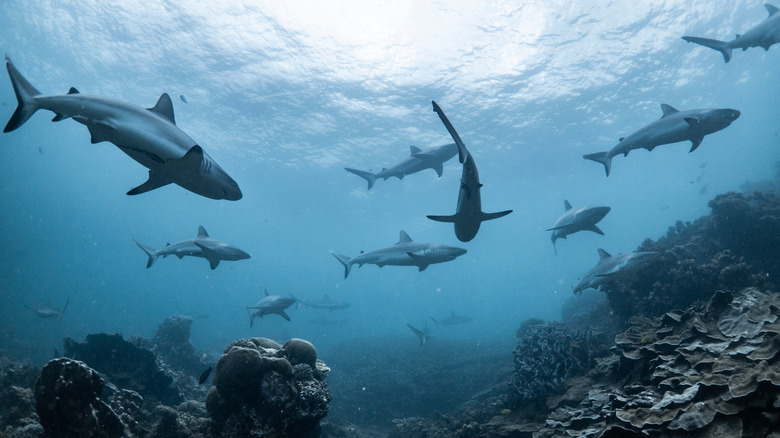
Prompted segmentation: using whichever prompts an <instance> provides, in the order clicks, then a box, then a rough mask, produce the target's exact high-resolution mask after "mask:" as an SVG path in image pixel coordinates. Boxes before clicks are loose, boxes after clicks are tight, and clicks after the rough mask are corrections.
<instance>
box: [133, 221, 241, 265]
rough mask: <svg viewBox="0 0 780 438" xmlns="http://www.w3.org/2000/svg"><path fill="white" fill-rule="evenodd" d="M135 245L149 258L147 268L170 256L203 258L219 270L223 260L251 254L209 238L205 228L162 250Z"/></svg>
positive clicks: (200, 227) (200, 228)
mask: <svg viewBox="0 0 780 438" xmlns="http://www.w3.org/2000/svg"><path fill="white" fill-rule="evenodd" d="M135 243H136V244H137V245H138V246H139V247H140V248H141V249H142V250H144V252H145V253H146V255H147V256H149V260H148V261H147V262H146V267H147V268H151V267H152V265H153V264H154V262H155V261H156V260H157V258H158V257H163V258H165V257H167V256H169V255H175V256H176V257H178V258H179V259H181V258H182V257H184V256H192V257H202V258H204V259H206V260H208V261H209V265H210V266H211V269H217V266H219V262H221V261H222V260H227V261H235V260H245V259H248V258H249V257H250V256H249V254H247V253H246V252H244V251H242V250H240V249H238V248H236V247H235V246H233V245H230V244H228V243H225V242H220V241H219V240H216V239H214V238H212V237H209V233H207V232H206V229H205V228H203V226H199V227H198V235H197V236H196V237H195V238H194V239H189V240H182V241H181V242H177V243H173V244H171V243H169V244H167V245H166V246H165V248H163V249H160V250H155V249H154V248H150V247H148V246H146V245H144V244H142V243H140V242H138V241H135Z"/></svg>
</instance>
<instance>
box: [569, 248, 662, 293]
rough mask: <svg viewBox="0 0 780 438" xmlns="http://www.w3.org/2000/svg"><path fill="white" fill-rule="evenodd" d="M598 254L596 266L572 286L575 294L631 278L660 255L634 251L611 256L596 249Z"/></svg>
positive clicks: (651, 252) (652, 252) (653, 252)
mask: <svg viewBox="0 0 780 438" xmlns="http://www.w3.org/2000/svg"><path fill="white" fill-rule="evenodd" d="M598 253H599V262H598V264H596V266H595V267H593V269H591V270H590V271H588V272H587V273H586V274H585V276H584V277H583V278H582V279H581V280H580V281H579V283H577V285H576V286H574V293H575V294H577V293H580V292H582V291H583V290H585V289H588V288H593V289H597V290H600V288H601V286H604V285H605V284H609V283H612V282H613V281H616V280H620V279H624V278H629V277H632V276H633V275H635V274H636V273H637V272H638V271H640V270H642V269H644V268H645V267H647V265H649V264H650V263H652V262H653V261H654V260H655V259H656V258H658V256H659V255H660V253H658V252H655V251H636V252H631V253H628V254H618V255H616V256H613V255H610V254H609V253H608V252H606V251H604V250H603V249H601V248H599V249H598Z"/></svg>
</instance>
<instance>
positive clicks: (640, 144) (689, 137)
mask: <svg viewBox="0 0 780 438" xmlns="http://www.w3.org/2000/svg"><path fill="white" fill-rule="evenodd" d="M661 111H662V112H663V115H662V116H661V118H660V119H658V120H656V121H654V122H652V123H650V124H648V125H646V126H644V127H642V128H640V129H639V130H638V131H636V132H634V133H632V134H631V135H629V136H628V137H623V138H621V139H620V140H619V143H618V144H617V145H616V146H615V147H613V148H612V149H610V150H609V151H607V152H597V153H595V154H588V155H584V156H583V158H585V159H586V160H592V161H595V162H597V163H601V164H603V165H604V170H605V171H606V172H607V176H609V172H610V171H611V169H612V157H614V156H616V155H620V154H623V156H628V153H629V152H631V151H633V150H634V149H647V150H648V151H652V150H653V149H655V147H656V146H660V145H664V144H670V143H677V142H680V141H690V142H691V150H690V151H689V152H693V151H695V150H696V148H698V147H699V145H700V144H701V142H702V140H703V139H704V136H705V135H707V134H712V133H713V132H717V131H720V130H721V129H725V128H727V127H728V126H729V125H731V122H733V121H734V120H737V118H738V117H739V114H740V113H739V111H737V110H735V109H728V108H724V109H694V110H687V111H677V110H676V109H674V108H672V107H671V106H670V105H667V104H661Z"/></svg>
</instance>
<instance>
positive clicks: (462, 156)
mask: <svg viewBox="0 0 780 438" xmlns="http://www.w3.org/2000/svg"><path fill="white" fill-rule="evenodd" d="M431 102H432V103H433V111H434V112H435V113H436V114H438V115H439V118H440V119H441V121H442V123H443V124H444V126H445V127H446V128H447V131H448V132H449V133H450V136H451V137H452V139H453V140H454V141H455V144H456V145H457V146H458V160H459V161H460V163H461V164H462V165H463V171H462V173H461V177H460V191H459V192H458V204H457V208H456V209H455V214H454V215H451V216H437V215H428V219H431V220H434V221H438V222H451V223H453V224H454V226H455V236H456V237H457V238H458V240H460V241H461V242H468V241H470V240H472V239H473V238H474V237H476V235H477V232H478V231H479V227H480V225H481V224H482V222H484V221H489V220H493V219H498V218H500V217H504V216H506V215H508V214H509V213H511V212H512V210H504V211H500V212H497V213H485V212H483V211H482V196H481V195H480V189H481V188H482V184H481V183H480V182H479V172H478V171H477V165H476V163H474V158H473V157H472V156H471V153H469V151H468V149H466V145H465V144H464V143H463V140H461V139H460V136H459V135H458V133H457V131H455V128H454V127H453V126H452V124H451V123H450V121H449V119H447V116H446V115H445V114H444V111H442V109H441V107H440V106H439V105H438V104H437V103H436V102H435V101H431Z"/></svg>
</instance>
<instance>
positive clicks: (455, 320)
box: [431, 311, 474, 327]
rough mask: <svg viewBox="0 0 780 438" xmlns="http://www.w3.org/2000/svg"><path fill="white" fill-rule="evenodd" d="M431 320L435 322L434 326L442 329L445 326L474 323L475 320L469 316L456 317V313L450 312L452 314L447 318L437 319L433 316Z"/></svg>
mask: <svg viewBox="0 0 780 438" xmlns="http://www.w3.org/2000/svg"><path fill="white" fill-rule="evenodd" d="M431 320H432V321H433V323H434V324H436V327H440V326H443V325H458V324H466V323H469V322H472V321H474V318H469V317H468V316H462V315H456V314H455V312H453V311H450V314H449V316H447V317H444V318H439V319H436V318H434V317H432V316H431Z"/></svg>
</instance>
